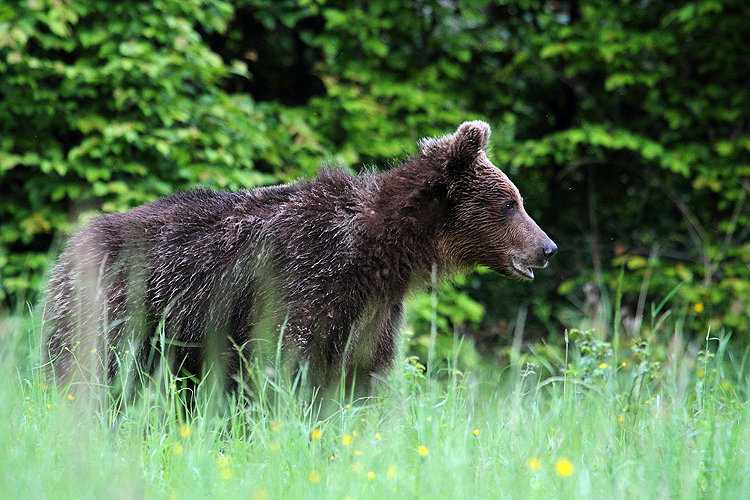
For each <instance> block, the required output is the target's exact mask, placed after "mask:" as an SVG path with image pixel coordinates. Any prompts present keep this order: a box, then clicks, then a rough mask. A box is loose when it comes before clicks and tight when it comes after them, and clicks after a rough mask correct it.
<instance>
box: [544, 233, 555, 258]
mask: <svg viewBox="0 0 750 500" xmlns="http://www.w3.org/2000/svg"><path fill="white" fill-rule="evenodd" d="M542 253H544V260H548V259H549V258H550V257H552V256H553V255H555V254H556V253H557V245H555V242H554V241H552V240H551V239H549V238H547V241H546V242H545V243H544V246H543V247H542Z"/></svg>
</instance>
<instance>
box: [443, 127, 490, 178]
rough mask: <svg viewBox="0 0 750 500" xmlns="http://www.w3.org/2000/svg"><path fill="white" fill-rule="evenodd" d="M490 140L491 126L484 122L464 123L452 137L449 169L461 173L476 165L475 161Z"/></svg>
mask: <svg viewBox="0 0 750 500" xmlns="http://www.w3.org/2000/svg"><path fill="white" fill-rule="evenodd" d="M489 139H490V126H489V125H487V124H486V123H485V122H483V121H479V120H475V121H471V122H464V123H462V124H461V126H460V127H458V130H456V133H455V134H453V136H452V137H451V140H452V141H451V145H450V160H449V163H448V168H449V169H450V170H452V171H454V172H456V171H461V170H463V169H465V168H467V167H470V166H471V165H473V164H474V161H475V160H476V159H477V156H479V153H481V152H483V151H484V150H485V149H486V148H487V142H488V141H489Z"/></svg>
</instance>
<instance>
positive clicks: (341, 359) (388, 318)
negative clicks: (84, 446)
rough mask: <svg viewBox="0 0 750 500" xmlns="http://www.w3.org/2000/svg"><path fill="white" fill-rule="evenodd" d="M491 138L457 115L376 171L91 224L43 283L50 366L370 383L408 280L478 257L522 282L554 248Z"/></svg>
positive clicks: (196, 196) (210, 194)
mask: <svg viewBox="0 0 750 500" xmlns="http://www.w3.org/2000/svg"><path fill="white" fill-rule="evenodd" d="M489 135H490V128H489V126H488V125H487V124H486V123H484V122H481V121H472V122H466V123H463V124H462V125H461V126H460V127H459V128H458V130H457V131H456V132H455V133H454V134H452V135H448V136H445V137H441V138H432V139H424V140H422V141H421V142H420V151H419V154H418V155H417V156H414V157H410V158H408V159H406V160H405V161H404V162H403V163H402V164H401V165H399V166H398V167H396V168H394V169H392V170H390V171H388V172H385V173H382V174H375V173H364V174H361V175H356V176H354V175H350V174H349V173H345V172H342V171H338V170H326V171H323V172H322V173H320V174H319V175H318V176H317V177H316V178H315V179H313V180H307V181H302V182H299V183H294V184H289V185H282V186H276V187H266V188H259V189H253V190H245V191H240V192H214V191H210V190H206V189H196V190H194V191H189V192H186V193H182V194H176V195H173V196H170V197H167V198H164V199H160V200H157V201H155V202H152V203H148V204H145V205H142V206H139V207H136V208H134V209H132V210H130V211H128V212H125V213H114V214H105V215H101V216H99V217H97V218H95V219H93V220H92V221H91V222H90V224H89V225H88V226H87V227H86V228H84V229H83V230H82V231H81V232H80V233H78V234H77V236H75V237H74V238H73V239H72V241H71V242H70V243H69V245H68V247H67V249H66V251H65V252H64V253H63V255H62V256H61V258H60V261H59V263H58V264H57V266H56V267H55V268H54V271H53V273H52V276H51V279H50V283H49V288H48V292H47V303H46V308H45V327H46V328H47V329H48V332H49V336H48V344H47V347H48V349H47V351H48V353H47V356H48V362H49V365H50V367H51V369H52V371H53V373H54V375H55V376H56V377H57V378H58V379H62V380H67V381H73V380H75V377H74V374H75V373H83V374H85V375H84V378H83V380H88V379H89V378H90V377H91V376H92V375H93V376H96V374H97V373H98V376H99V377H101V379H103V381H105V382H111V381H112V380H113V379H114V377H115V375H116V374H117V370H118V367H119V366H123V363H122V362H123V360H124V359H125V358H126V356H125V354H126V353H131V355H134V356H135V358H134V359H135V362H136V363H137V364H138V366H140V367H141V368H143V369H145V370H153V362H154V358H155V354H154V353H155V352H156V351H158V353H159V354H160V355H163V354H164V352H168V353H169V354H168V357H169V359H170V360H171V362H172V368H173V369H174V370H175V372H177V371H179V372H182V373H188V374H195V375H197V376H201V374H203V375H205V373H206V372H207V371H210V370H213V371H214V372H216V373H222V374H225V375H223V376H225V377H226V378H227V379H231V380H235V381H236V380H238V379H239V378H240V376H241V374H242V372H243V368H242V366H243V365H245V363H246V362H249V363H250V364H253V363H259V364H256V365H254V366H261V367H263V368H267V367H275V368H279V367H278V366H275V364H280V365H282V366H285V367H287V370H288V372H289V373H292V374H300V373H304V374H305V376H306V381H307V382H306V383H307V385H308V386H310V387H314V388H318V389H320V390H321V391H323V392H321V394H326V393H329V391H331V390H332V389H336V388H338V387H339V384H340V382H341V381H342V380H346V382H345V383H346V386H347V390H349V389H351V385H352V384H354V383H355V381H356V383H357V384H358V386H359V385H360V384H361V385H363V386H365V387H367V390H370V387H369V385H370V384H371V381H372V380H373V378H371V377H374V378H377V376H379V375H382V374H384V373H386V372H387V370H388V369H389V368H390V367H391V365H392V363H393V360H394V355H395V352H396V345H397V342H398V330H399V325H400V322H401V316H402V301H403V298H404V295H405V294H406V292H407V290H408V289H409V288H410V286H414V285H415V284H420V283H422V284H424V283H425V282H428V281H429V279H430V276H431V273H432V272H433V270H435V271H436V272H437V274H438V275H439V276H446V275H450V274H451V273H453V272H455V271H457V270H462V269H469V268H471V267H473V266H476V265H484V266H488V267H489V268H491V269H493V270H495V271H497V272H498V273H501V274H503V275H505V276H508V277H511V278H517V279H521V280H531V279H533V278H534V271H533V269H534V268H540V267H545V266H546V265H547V259H548V258H549V257H550V256H552V255H553V254H554V253H555V252H556V251H557V246H556V245H555V243H554V242H553V241H552V240H551V239H550V238H549V237H547V235H546V234H545V233H544V231H542V230H541V229H540V228H539V226H537V224H536V223H535V222H534V221H533V220H532V219H531V218H530V217H529V215H528V214H527V213H526V212H525V211H524V207H523V202H522V199H521V196H520V194H519V192H518V189H516V187H515V186H514V185H513V183H512V182H511V181H510V180H509V179H508V177H507V176H506V175H505V174H504V173H503V172H502V171H500V170H499V169H498V168H497V167H496V166H494V165H493V164H492V163H491V162H490V160H488V158H487V156H486V153H485V149H486V147H487V142H488V139H489ZM252 360H260V361H252ZM209 367H210V370H209ZM131 368H132V366H131ZM119 369H122V368H119ZM342 374H345V375H342ZM342 376H343V378H342Z"/></svg>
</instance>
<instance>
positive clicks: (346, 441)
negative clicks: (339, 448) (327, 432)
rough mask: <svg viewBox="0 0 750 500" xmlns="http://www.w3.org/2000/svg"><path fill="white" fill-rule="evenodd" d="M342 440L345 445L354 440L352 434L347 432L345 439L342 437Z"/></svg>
mask: <svg viewBox="0 0 750 500" xmlns="http://www.w3.org/2000/svg"><path fill="white" fill-rule="evenodd" d="M341 442H342V443H343V445H344V446H349V443H351V442H352V437H351V435H349V434H347V435H346V436H344V439H342V440H341Z"/></svg>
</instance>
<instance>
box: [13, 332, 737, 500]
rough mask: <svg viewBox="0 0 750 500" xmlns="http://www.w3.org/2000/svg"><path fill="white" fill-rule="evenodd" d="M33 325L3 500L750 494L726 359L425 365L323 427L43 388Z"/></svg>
mask: <svg viewBox="0 0 750 500" xmlns="http://www.w3.org/2000/svg"><path fill="white" fill-rule="evenodd" d="M34 328H35V327H32V326H29V325H27V324H25V323H13V324H12V325H11V324H9V323H4V326H3V331H2V332H0V334H2V335H1V336H0V361H2V366H3V367H4V368H3V369H4V375H3V377H2V378H1V379H0V498H55V499H68V498H70V499H74V498H75V499H78V498H107V499H110V498H115V499H117V498H128V499H132V498H169V499H183V498H184V499H192V498H196V499H197V498H201V499H204V498H221V499H225V498H249V499H272V498H332V499H345V498H352V499H363V498H418V497H419V498H422V497H429V498H450V499H454V498H550V499H552V498H554V499H564V498H571V499H587V498H618V499H620V498H623V499H628V498H633V499H636V498H637V499H639V500H641V499H648V498H655V499H656V498H684V499H692V498H743V497H744V496H745V495H747V492H748V491H750V484H749V481H748V479H747V478H748V471H750V411H749V410H748V405H747V403H746V396H747V389H748V387H747V376H746V374H745V373H743V367H744V363H741V362H740V363H739V364H738V363H736V362H735V361H737V360H733V359H727V358H728V357H727V354H726V352H725V351H724V350H722V349H720V348H715V349H714V351H713V352H711V351H710V350H708V351H707V352H702V353H700V354H692V355H691V354H689V353H688V352H687V350H684V351H683V352H674V353H670V355H669V356H668V357H667V359H668V362H667V363H665V365H664V366H660V367H659V368H658V370H656V369H653V368H654V367H653V366H647V365H648V363H649V360H648V358H643V360H642V361H640V362H634V361H633V360H631V359H630V358H628V360H627V361H626V362H621V361H620V360H619V359H614V358H612V357H611V356H610V357H609V358H608V359H606V360H605V359H599V358H596V359H587V358H585V356H581V355H580V354H576V355H575V356H574V355H571V359H569V360H568V361H569V366H568V367H552V368H553V369H557V370H558V371H557V373H554V374H553V375H552V376H548V374H547V373H546V372H545V373H544V375H542V373H541V370H540V369H535V368H534V367H533V366H527V365H525V364H524V366H518V367H510V368H509V369H505V370H496V369H494V367H491V366H487V367H485V368H483V369H480V370H476V371H475V372H474V373H470V374H462V373H456V372H454V371H452V370H450V369H448V368H447V367H449V366H453V363H452V362H448V363H445V364H443V365H442V366H444V367H445V368H444V369H443V370H439V369H436V370H434V372H435V373H434V374H432V375H431V376H428V378H427V379H420V378H419V377H413V370H412V369H413V363H411V365H409V366H408V368H409V369H405V368H404V367H399V368H397V369H395V370H394V373H393V375H392V377H391V378H390V379H389V380H388V383H387V384H384V386H383V388H382V391H381V394H380V397H379V398H378V399H377V400H373V401H368V402H366V403H364V404H342V405H341V407H340V410H339V411H336V412H334V413H333V414H332V415H331V416H329V417H327V418H325V419H322V420H321V419H319V418H318V414H317V413H316V412H315V411H314V410H313V409H312V408H311V406H310V405H309V404H307V403H306V402H305V401H301V400H300V399H299V398H296V397H294V395H293V394H287V393H285V392H283V393H281V394H276V395H275V397H274V398H273V401H270V400H269V401H260V402H259V401H253V400H240V401H234V402H233V403H231V404H223V407H222V408H221V409H219V410H217V409H216V408H210V407H209V404H210V403H209V401H210V398H206V400H205V401H206V402H205V404H204V402H202V401H201V400H200V398H199V400H198V401H197V402H196V405H195V408H193V410H192V411H189V412H188V411H185V409H184V407H183V406H181V404H180V401H181V394H180V388H179V387H180V384H179V383H175V382H176V381H175V380H174V378H173V377H171V376H170V375H169V374H166V375H164V376H163V377H161V378H159V380H158V383H159V384H162V386H161V387H152V388H151V389H150V390H148V391H147V393H146V394H144V395H142V397H140V398H139V399H138V400H137V401H134V402H129V403H128V404H127V405H125V406H124V407H123V410H122V411H120V412H119V413H118V412H114V411H113V410H112V408H111V405H109V404H108V401H107V400H106V394H107V393H106V392H103V393H102V397H103V398H104V400H103V401H98V400H97V401H94V402H93V403H94V404H92V402H91V401H81V400H80V399H81V398H78V397H73V396H72V393H70V392H68V391H67V390H66V389H65V388H58V387H55V386H54V384H48V383H47V382H46V381H45V380H44V378H43V377H42V376H41V371H40V370H39V369H38V364H37V363H38V359H39V358H38V357H35V349H36V348H35V347H34V342H33V340H29V339H30V338H32V339H33V338H35V337H36V331H35V330H34ZM713 345H715V343H714V344H713ZM571 350H574V346H573V345H572V344H571ZM594 351H596V349H594ZM521 362H523V357H522V360H521ZM623 363H624V365H623ZM436 364H438V363H436ZM581 367H589V368H590V369H588V371H586V370H584V369H582V368H581ZM649 370H651V371H649ZM649 374H650V375H649ZM647 375H648V376H651V375H654V376H653V377H652V378H650V379H648V377H647ZM71 398H72V399H71ZM84 399H85V398H84Z"/></svg>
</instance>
